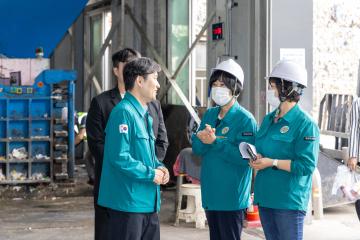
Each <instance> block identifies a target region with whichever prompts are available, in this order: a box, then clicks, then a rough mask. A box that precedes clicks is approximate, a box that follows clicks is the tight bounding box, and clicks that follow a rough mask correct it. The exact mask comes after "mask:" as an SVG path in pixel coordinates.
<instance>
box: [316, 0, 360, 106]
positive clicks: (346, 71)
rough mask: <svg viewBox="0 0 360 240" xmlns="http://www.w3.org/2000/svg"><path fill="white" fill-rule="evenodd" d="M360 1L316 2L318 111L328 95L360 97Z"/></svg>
mask: <svg viewBox="0 0 360 240" xmlns="http://www.w3.org/2000/svg"><path fill="white" fill-rule="evenodd" d="M359 46H360V1H358V0H339V1H327V0H317V1H314V107H313V111H314V112H315V113H317V112H318V109H319V104H320V101H321V99H322V98H323V96H324V94H326V93H337V94H351V95H354V96H356V95H359V79H360V78H359V60H360V48H359Z"/></svg>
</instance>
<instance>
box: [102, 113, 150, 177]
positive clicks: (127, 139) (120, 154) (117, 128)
mask: <svg viewBox="0 0 360 240" xmlns="http://www.w3.org/2000/svg"><path fill="white" fill-rule="evenodd" d="M133 121H134V120H132V117H131V116H130V115H129V113H128V112H126V111H125V110H120V111H116V112H114V113H113V114H111V117H110V119H109V121H108V124H107V126H106V139H105V145H106V144H111V148H105V150H109V152H110V156H111V158H110V163H111V165H112V166H113V167H114V168H115V169H117V170H119V171H121V172H122V173H124V174H126V175H127V176H129V177H131V178H134V179H138V180H145V181H153V179H154V176H155V170H154V169H153V168H151V167H150V166H146V165H144V164H143V163H142V162H141V161H140V160H137V159H134V158H133V156H131V154H130V146H131V141H134V139H135V133H134V129H132V128H133V127H134V126H135V125H134V124H133ZM121 125H122V126H123V127H125V126H126V128H127V130H126V129H125V130H124V129H123V130H121Z"/></svg>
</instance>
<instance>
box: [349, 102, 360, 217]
mask: <svg viewBox="0 0 360 240" xmlns="http://www.w3.org/2000/svg"><path fill="white" fill-rule="evenodd" d="M359 121H360V98H356V99H355V100H354V101H353V103H352V107H351V111H350V137H349V159H348V160H347V166H348V167H349V169H350V170H351V171H355V169H356V166H357V165H358V163H359V146H360V142H359V141H360V125H359ZM355 210H356V214H357V216H358V218H359V220H360V200H359V199H358V200H356V201H355Z"/></svg>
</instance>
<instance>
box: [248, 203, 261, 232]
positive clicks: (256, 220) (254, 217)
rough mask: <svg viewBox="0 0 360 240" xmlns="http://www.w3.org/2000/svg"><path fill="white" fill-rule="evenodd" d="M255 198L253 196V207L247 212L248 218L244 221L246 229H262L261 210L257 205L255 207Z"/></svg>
mask: <svg viewBox="0 0 360 240" xmlns="http://www.w3.org/2000/svg"><path fill="white" fill-rule="evenodd" d="M253 200H254V198H253V196H251V205H250V207H249V208H248V209H247V210H246V217H245V220H244V227H245V228H257V227H261V222H260V216H259V208H258V206H256V205H253Z"/></svg>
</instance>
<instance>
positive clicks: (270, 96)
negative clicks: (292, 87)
mask: <svg viewBox="0 0 360 240" xmlns="http://www.w3.org/2000/svg"><path fill="white" fill-rule="evenodd" d="M275 93H276V92H275V90H273V89H271V90H267V93H266V101H267V102H268V103H269V104H270V105H271V106H272V107H273V108H277V107H278V106H279V105H280V99H279V98H278V97H276V96H275Z"/></svg>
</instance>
